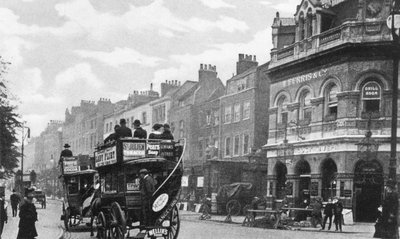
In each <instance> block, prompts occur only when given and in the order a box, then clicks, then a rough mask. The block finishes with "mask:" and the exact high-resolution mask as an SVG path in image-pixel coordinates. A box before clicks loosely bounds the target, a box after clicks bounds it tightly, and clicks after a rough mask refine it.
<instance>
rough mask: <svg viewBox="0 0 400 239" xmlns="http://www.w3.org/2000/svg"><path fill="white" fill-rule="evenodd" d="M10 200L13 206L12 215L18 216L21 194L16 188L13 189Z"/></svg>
mask: <svg viewBox="0 0 400 239" xmlns="http://www.w3.org/2000/svg"><path fill="white" fill-rule="evenodd" d="M10 202H11V208H12V216H13V217H16V216H17V215H18V214H17V213H18V204H19V203H20V202H21V196H20V195H19V194H18V193H17V192H15V189H13V191H12V194H11V195H10Z"/></svg>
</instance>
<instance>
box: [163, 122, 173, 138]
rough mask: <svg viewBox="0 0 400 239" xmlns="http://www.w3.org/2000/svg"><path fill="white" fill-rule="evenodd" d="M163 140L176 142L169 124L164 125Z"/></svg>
mask: <svg viewBox="0 0 400 239" xmlns="http://www.w3.org/2000/svg"><path fill="white" fill-rule="evenodd" d="M162 139H165V140H174V136H173V135H172V133H171V128H170V127H169V124H164V132H163V133H162Z"/></svg>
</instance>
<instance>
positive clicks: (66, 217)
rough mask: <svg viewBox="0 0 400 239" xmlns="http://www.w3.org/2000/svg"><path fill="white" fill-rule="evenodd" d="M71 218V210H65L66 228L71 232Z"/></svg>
mask: <svg viewBox="0 0 400 239" xmlns="http://www.w3.org/2000/svg"><path fill="white" fill-rule="evenodd" d="M70 216H71V211H70V209H69V208H67V209H65V210H64V226H65V230H66V231H69V227H70V223H69V218H70Z"/></svg>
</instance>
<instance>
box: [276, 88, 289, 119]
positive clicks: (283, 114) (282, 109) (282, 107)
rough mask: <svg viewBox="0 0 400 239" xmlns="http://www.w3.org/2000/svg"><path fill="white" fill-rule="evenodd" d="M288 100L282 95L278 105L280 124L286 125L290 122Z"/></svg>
mask: <svg viewBox="0 0 400 239" xmlns="http://www.w3.org/2000/svg"><path fill="white" fill-rule="evenodd" d="M287 103H288V102H287V98H286V96H284V95H282V96H281V97H279V99H278V102H277V105H278V115H277V117H278V123H281V124H286V123H287V122H288V112H287Z"/></svg>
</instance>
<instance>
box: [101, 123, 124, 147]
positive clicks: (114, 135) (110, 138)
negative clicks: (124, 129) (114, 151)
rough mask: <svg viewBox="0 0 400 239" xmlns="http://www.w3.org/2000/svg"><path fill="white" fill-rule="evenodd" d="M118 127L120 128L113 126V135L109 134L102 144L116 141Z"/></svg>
mask: <svg viewBox="0 0 400 239" xmlns="http://www.w3.org/2000/svg"><path fill="white" fill-rule="evenodd" d="M119 127H120V126H119V125H115V126H114V133H112V134H110V135H109V136H108V137H107V138H106V139H105V140H104V143H105V144H107V143H111V142H112V141H115V140H117V139H118V134H117V131H118V129H119Z"/></svg>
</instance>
